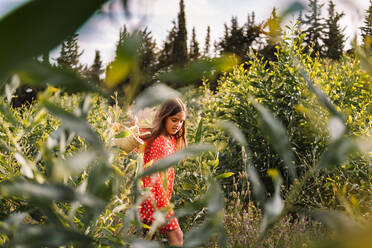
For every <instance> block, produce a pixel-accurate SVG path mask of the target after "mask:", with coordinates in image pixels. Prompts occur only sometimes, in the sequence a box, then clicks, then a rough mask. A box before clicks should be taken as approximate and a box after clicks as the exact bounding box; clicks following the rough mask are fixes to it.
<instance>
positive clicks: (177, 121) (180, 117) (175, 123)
mask: <svg viewBox="0 0 372 248" xmlns="http://www.w3.org/2000/svg"><path fill="white" fill-rule="evenodd" d="M185 120H186V113H185V112H184V111H181V112H178V113H177V114H175V115H172V116H168V117H167V118H166V120H165V131H166V132H167V134H168V135H175V134H176V133H177V132H178V131H179V130H180V129H181V127H182V125H183V123H184V122H185Z"/></svg>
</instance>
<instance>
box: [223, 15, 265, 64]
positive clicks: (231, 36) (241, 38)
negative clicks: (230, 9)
mask: <svg viewBox="0 0 372 248" xmlns="http://www.w3.org/2000/svg"><path fill="white" fill-rule="evenodd" d="M261 33H262V26H261V25H257V24H256V23H255V15H254V13H253V14H252V16H250V15H248V22H247V23H246V24H245V25H243V26H242V27H239V25H238V21H237V18H236V17H232V18H231V26H230V27H228V26H227V25H226V24H225V32H224V37H223V38H222V39H221V40H220V41H219V42H218V43H217V48H218V50H219V51H220V53H221V54H223V53H234V54H236V55H237V56H238V57H240V58H241V59H243V60H244V61H246V60H248V59H249V58H248V56H247V52H248V51H249V49H250V48H252V46H253V44H254V42H255V41H257V40H258V38H259V36H260V34H261Z"/></svg>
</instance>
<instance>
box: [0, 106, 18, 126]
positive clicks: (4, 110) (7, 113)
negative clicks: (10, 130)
mask: <svg viewBox="0 0 372 248" xmlns="http://www.w3.org/2000/svg"><path fill="white" fill-rule="evenodd" d="M0 113H1V114H2V115H3V116H4V118H5V120H6V121H7V122H9V123H10V124H12V125H13V126H16V125H17V123H18V122H17V120H16V118H15V117H14V116H13V113H12V111H11V110H10V108H9V107H8V106H7V105H3V104H0Z"/></svg>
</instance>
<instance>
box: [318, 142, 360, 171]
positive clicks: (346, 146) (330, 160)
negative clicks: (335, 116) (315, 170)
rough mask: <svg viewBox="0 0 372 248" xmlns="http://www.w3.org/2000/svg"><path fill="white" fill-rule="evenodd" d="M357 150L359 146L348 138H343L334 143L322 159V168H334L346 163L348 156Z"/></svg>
mask: <svg viewBox="0 0 372 248" xmlns="http://www.w3.org/2000/svg"><path fill="white" fill-rule="evenodd" d="M356 150H357V146H356V145H355V144H354V143H353V142H352V141H351V140H350V139H348V138H345V137H341V138H339V139H337V140H335V141H333V142H332V143H331V144H330V145H329V146H328V150H327V151H325V152H324V153H323V154H322V156H321V157H320V161H319V167H320V168H332V167H334V166H337V165H340V164H342V163H343V162H345V161H346V159H347V157H348V155H350V154H352V153H353V152H355V151H356Z"/></svg>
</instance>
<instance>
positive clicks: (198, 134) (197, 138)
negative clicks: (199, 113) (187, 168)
mask: <svg viewBox="0 0 372 248" xmlns="http://www.w3.org/2000/svg"><path fill="white" fill-rule="evenodd" d="M202 135H203V119H200V121H199V124H198V128H197V129H196V134H195V143H200V141H201V139H202Z"/></svg>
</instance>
